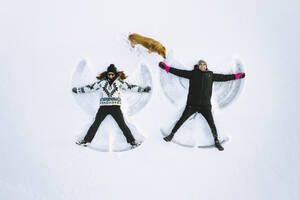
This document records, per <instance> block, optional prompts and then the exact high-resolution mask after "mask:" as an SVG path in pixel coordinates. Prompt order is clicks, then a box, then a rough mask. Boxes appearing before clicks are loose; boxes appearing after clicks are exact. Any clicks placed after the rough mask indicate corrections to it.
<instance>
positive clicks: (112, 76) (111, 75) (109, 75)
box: [107, 72, 115, 80]
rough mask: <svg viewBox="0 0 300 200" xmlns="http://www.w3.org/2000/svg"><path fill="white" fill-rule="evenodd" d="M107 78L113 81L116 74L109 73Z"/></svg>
mask: <svg viewBox="0 0 300 200" xmlns="http://www.w3.org/2000/svg"><path fill="white" fill-rule="evenodd" d="M107 77H108V78H109V79H110V80H112V79H114V78H115V73H113V72H108V73H107Z"/></svg>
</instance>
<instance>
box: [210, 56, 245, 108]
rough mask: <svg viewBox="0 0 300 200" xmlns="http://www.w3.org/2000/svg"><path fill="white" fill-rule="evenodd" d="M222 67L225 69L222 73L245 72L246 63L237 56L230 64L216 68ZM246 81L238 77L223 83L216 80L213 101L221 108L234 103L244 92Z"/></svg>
mask: <svg viewBox="0 0 300 200" xmlns="http://www.w3.org/2000/svg"><path fill="white" fill-rule="evenodd" d="M221 67H222V68H221ZM220 69H224V70H223V71H222V73H224V74H236V73H240V72H245V68H244V65H243V64H242V62H241V61H240V60H239V59H237V58H234V59H232V60H231V63H230V64H227V65H224V66H220V67H218V68H216V70H218V71H219V70H220ZM244 82H245V79H238V80H235V81H227V82H222V83H220V82H214V87H213V101H214V103H215V104H216V106H217V107H218V108H220V109H223V108H225V107H227V106H229V105H230V104H232V103H233V102H234V101H235V100H236V99H237V98H238V97H239V94H240V93H241V92H242V90H243V88H244Z"/></svg>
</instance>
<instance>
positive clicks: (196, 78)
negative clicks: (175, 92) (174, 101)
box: [169, 67, 235, 108]
mask: <svg viewBox="0 0 300 200" xmlns="http://www.w3.org/2000/svg"><path fill="white" fill-rule="evenodd" d="M169 72H170V73H172V74H174V75H176V76H180V77H184V78H187V79H189V80H190V81H189V82H190V86H189V93H188V99H187V105H188V106H193V107H199V108H211V102H210V99H211V94H212V86H213V82H214V81H230V80H234V79H235V76H234V74H228V75H224V74H215V73H213V72H212V71H204V72H203V71H201V70H199V69H197V68H196V67H195V68H194V70H192V71H188V70H181V69H176V68H173V67H170V70H169Z"/></svg>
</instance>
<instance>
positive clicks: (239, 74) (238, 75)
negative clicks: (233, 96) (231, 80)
mask: <svg viewBox="0 0 300 200" xmlns="http://www.w3.org/2000/svg"><path fill="white" fill-rule="evenodd" d="M234 76H235V79H241V78H245V76H246V74H245V73H237V74H235V75H234Z"/></svg>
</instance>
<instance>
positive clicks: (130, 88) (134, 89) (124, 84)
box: [120, 80, 151, 92]
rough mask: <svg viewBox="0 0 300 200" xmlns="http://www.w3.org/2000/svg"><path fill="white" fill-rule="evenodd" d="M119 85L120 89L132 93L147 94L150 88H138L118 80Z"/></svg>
mask: <svg viewBox="0 0 300 200" xmlns="http://www.w3.org/2000/svg"><path fill="white" fill-rule="evenodd" d="M120 82H121V84H122V88H123V89H125V90H130V91H133V92H149V91H150V90H151V87H150V86H147V87H145V88H143V87H141V86H138V85H133V84H130V83H128V82H126V81H123V80H120Z"/></svg>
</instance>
